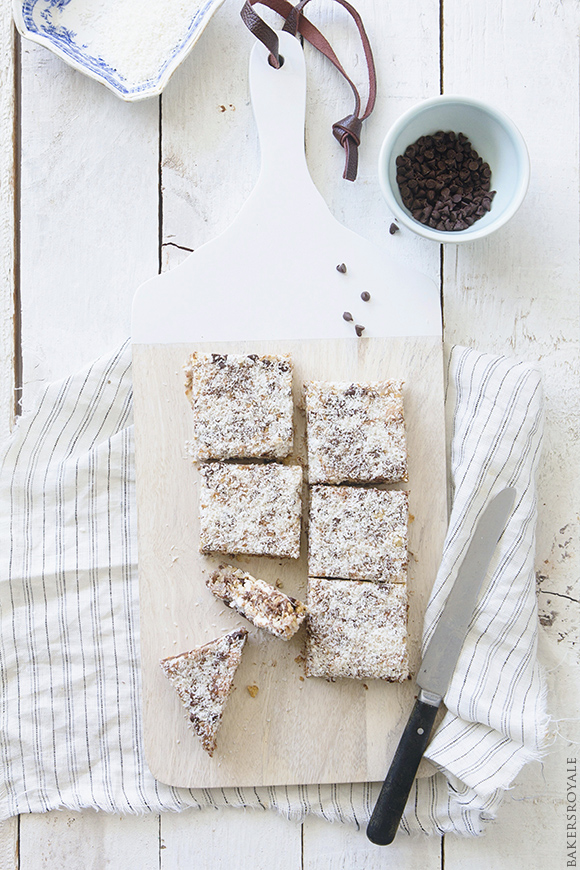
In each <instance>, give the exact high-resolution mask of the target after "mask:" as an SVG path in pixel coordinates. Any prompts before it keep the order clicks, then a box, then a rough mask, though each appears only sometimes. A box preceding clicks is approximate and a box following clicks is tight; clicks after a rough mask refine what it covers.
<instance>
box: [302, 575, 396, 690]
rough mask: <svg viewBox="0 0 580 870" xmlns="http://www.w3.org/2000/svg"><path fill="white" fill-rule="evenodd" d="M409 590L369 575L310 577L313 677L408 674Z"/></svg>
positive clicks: (388, 677)
mask: <svg viewBox="0 0 580 870" xmlns="http://www.w3.org/2000/svg"><path fill="white" fill-rule="evenodd" d="M407 611H408V604H407V590H406V587H405V586H403V585H401V584H386V585H379V584H377V583H369V582H368V581H364V580H322V579H319V578H309V580H308V620H307V623H306V629H307V641H306V673H307V675H308V676H309V677H326V678H327V679H331V680H334V679H336V678H337V677H351V678H354V679H358V680H362V679H381V680H390V681H392V682H402V681H403V680H406V679H407V678H408V677H409V661H408V654H407Z"/></svg>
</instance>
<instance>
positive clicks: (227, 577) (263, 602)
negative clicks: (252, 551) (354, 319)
mask: <svg viewBox="0 0 580 870" xmlns="http://www.w3.org/2000/svg"><path fill="white" fill-rule="evenodd" d="M206 585H207V587H208V589H209V590H210V591H211V592H213V594H214V595H216V596H217V597H218V598H221V600H222V601H223V602H224V603H225V604H227V605H228V607H232V608H233V609H234V610H237V612H238V613H240V614H241V615H242V616H245V618H246V619H249V620H250V622H252V623H253V624H254V625H255V626H257V627H258V628H263V629H265V630H266V631H269V632H270V633H271V634H273V635H275V636H276V637H281V638H282V639H283V640H288V639H289V638H291V637H292V636H293V635H294V634H296V632H297V631H298V629H299V628H300V625H301V624H302V622H303V620H304V617H305V616H306V607H305V606H304V604H302V602H301V601H298V600H297V599H296V598H291V597H290V596H289V595H285V594H284V593H283V592H280V590H279V589H276V587H275V586H272V585H271V584H270V583H266V581H265V580H258V579H256V578H255V577H252V575H251V574H247V573H246V572H245V571H241V570H240V569H239V568H233V567H232V566H231V565H220V566H219V568H218V569H217V570H216V571H214V572H213V574H212V575H211V576H210V577H208V578H207V580H206Z"/></svg>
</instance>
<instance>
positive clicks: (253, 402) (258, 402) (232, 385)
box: [185, 353, 294, 461]
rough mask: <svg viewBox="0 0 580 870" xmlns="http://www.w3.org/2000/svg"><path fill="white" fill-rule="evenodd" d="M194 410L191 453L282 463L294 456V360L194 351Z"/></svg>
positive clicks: (188, 382) (190, 392)
mask: <svg viewBox="0 0 580 870" xmlns="http://www.w3.org/2000/svg"><path fill="white" fill-rule="evenodd" d="M185 392H186V395H187V397H188V399H189V401H190V404H191V407H192V409H193V437H192V439H191V440H190V441H188V442H187V445H186V446H187V450H188V452H189V453H190V454H191V456H192V457H193V459H195V460H196V461H199V460H204V459H282V458H284V457H286V456H288V454H289V453H290V452H291V450H292V444H293V438H294V428H293V411H294V406H293V401H292V361H291V359H290V357H289V356H258V355H257V354H250V355H243V354H218V353H193V354H192V355H191V356H190V358H189V360H188V362H187V364H186V366H185Z"/></svg>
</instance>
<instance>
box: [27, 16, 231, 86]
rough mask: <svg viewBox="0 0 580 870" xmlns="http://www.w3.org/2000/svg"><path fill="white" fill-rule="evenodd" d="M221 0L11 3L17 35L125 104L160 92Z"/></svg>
mask: <svg viewBox="0 0 580 870" xmlns="http://www.w3.org/2000/svg"><path fill="white" fill-rule="evenodd" d="M223 2H224V0H191V2H189V3H183V0H155V2H152V0H145V2H143V0H12V11H13V14H14V21H15V24H16V27H17V28H18V31H19V33H20V34H21V35H22V36H24V37H26V38H27V39H31V40H32V41H33V42H37V43H39V45H43V46H44V47H45V48H48V49H50V50H51V51H52V52H54V53H55V54H57V55H58V56H59V57H60V58H62V60H64V61H66V63H68V64H70V66H72V67H74V68H75V69H77V70H80V72H82V73H84V74H85V75H87V76H90V77H91V78H93V79H96V80H97V81H99V82H101V83H102V84H103V85H105V86H106V87H107V88H109V89H110V90H111V91H113V93H115V94H116V95H117V96H118V97H121V99H123V100H128V101H134V100H142V99H144V98H145V97H153V96H157V95H158V94H160V93H161V92H162V90H163V88H164V87H165V85H166V84H167V82H168V80H169V78H170V76H171V74H172V73H173V72H174V70H175V69H176V68H177V67H178V66H179V64H180V63H181V61H182V60H183V59H184V58H185V57H186V56H187V55H188V54H189V52H190V51H191V49H192V48H193V46H194V45H195V43H196V42H197V40H198V39H199V37H200V36H201V34H202V32H203V30H204V29H205V27H206V25H207V24H208V22H209V20H210V18H211V17H212V15H213V14H214V12H215V11H216V10H217V9H218V8H219V7H220V6H221V4H222V3H223Z"/></svg>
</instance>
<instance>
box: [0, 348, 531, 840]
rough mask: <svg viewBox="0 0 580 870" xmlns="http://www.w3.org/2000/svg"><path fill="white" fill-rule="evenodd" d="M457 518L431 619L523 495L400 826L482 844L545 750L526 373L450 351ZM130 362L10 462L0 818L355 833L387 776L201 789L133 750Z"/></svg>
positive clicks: (56, 409) (38, 432)
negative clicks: (251, 818) (482, 533)
mask: <svg viewBox="0 0 580 870" xmlns="http://www.w3.org/2000/svg"><path fill="white" fill-rule="evenodd" d="M448 374H449V379H448V398H447V403H448V411H449V413H450V422H451V428H450V432H451V445H450V446H451V454H450V463H451V474H452V485H453V493H452V496H453V497H452V505H453V506H452V511H451V518H450V525H449V532H448V535H447V539H446V543H445V550H444V555H443V562H442V565H441V570H440V571H439V574H438V577H437V579H436V582H435V586H434V589H433V594H432V596H431V600H430V603H429V606H428V610H427V613H426V619H425V632H424V640H425V641H427V640H428V639H429V637H430V635H431V633H432V631H433V628H434V626H435V625H436V623H437V619H438V617H439V614H440V612H441V608H442V605H443V602H444V600H445V597H446V595H447V592H448V589H449V587H450V584H451V583H452V582H453V579H454V576H455V572H456V569H457V565H458V562H459V561H460V560H461V556H462V554H463V552H464V550H465V547H466V545H467V541H468V538H469V534H470V531H471V529H472V528H473V525H474V523H475V522H476V519H477V517H478V515H479V514H480V513H481V511H482V509H483V507H484V506H485V504H486V503H487V501H488V500H489V498H490V497H491V496H493V495H494V494H495V493H496V492H497V491H498V490H499V489H501V488H503V487H504V486H514V487H515V488H516V490H517V503H516V506H515V508H514V510H513V514H512V516H511V517H510V519H509V521H508V525H507V529H506V531H505V533H504V535H503V537H502V540H501V544H500V546H499V548H498V551H497V553H496V555H495V557H494V562H493V564H492V567H491V579H490V582H489V584H488V586H487V587H486V590H485V592H484V594H483V596H482V598H481V600H480V603H479V605H478V608H477V612H476V613H475V615H474V618H473V621H472V623H471V626H470V629H469V634H468V637H467V640H466V643H465V645H464V648H463V651H462V654H461V658H460V661H459V665H458V668H457V671H456V674H455V676H454V678H453V682H452V684H451V687H450V689H449V692H448V694H447V696H446V698H445V703H446V708H447V713H446V715H445V717H444V718H443V721H442V722H441V724H440V726H439V727H438V729H437V731H436V733H435V735H434V737H433V739H432V742H431V744H430V746H429V748H428V752H427V756H428V758H429V759H430V760H431V762H432V765H426V768H427V769H426V771H425V774H424V775H423V776H422V777H421V778H419V779H418V780H417V781H416V784H415V786H414V790H413V793H412V794H411V798H410V802H409V804H408V809H407V812H406V814H405V816H404V819H403V828H404V829H405V830H406V831H408V832H411V831H419V830H421V831H424V832H427V833H437V832H439V833H441V832H447V831H455V832H459V833H462V834H472V835H475V834H479V833H481V831H482V830H483V828H484V822H485V820H486V819H490V818H493V817H494V816H495V814H496V813H497V810H498V807H499V804H500V802H501V798H502V794H503V792H504V790H505V789H506V788H507V787H508V786H509V785H510V783H511V782H512V780H513V778H514V777H515V775H516V774H517V772H518V771H519V770H520V768H521V767H522V765H524V764H525V763H526V762H527V761H529V760H530V759H534V758H538V757H539V756H540V755H541V752H542V746H543V743H544V740H545V735H546V727H547V714H546V702H545V691H544V686H543V683H542V678H541V673H540V669H539V666H538V663H537V659H536V641H537V628H538V619H537V610H536V601H535V591H534V590H535V584H534V570H533V568H534V565H533V559H534V529H535V521H536V488H535V474H536V469H537V465H538V460H539V452H540V444H541V430H542V395H541V385H540V379H539V376H538V373H537V372H536V371H535V370H534V368H533V367H531V366H529V365H527V364H525V363H522V362H516V361H512V360H509V359H506V358H503V357H496V356H491V355H486V354H481V353H478V352H476V351H474V350H469V349H465V348H455V349H454V350H453V351H452V353H451V356H450V362H449V372H448ZM131 409H132V400H131V353H130V345H128V344H127V345H125V346H124V347H122V348H121V349H120V350H118V351H117V352H116V353H114V354H113V355H111V356H107V357H106V358H103V359H100V360H98V361H97V362H95V363H94V364H93V365H91V366H89V367H87V368H86V370H84V371H82V372H80V373H79V374H77V375H75V376H73V377H70V378H68V379H66V380H64V381H61V382H58V383H54V384H51V385H49V386H47V387H46V389H45V390H44V393H43V394H42V396H41V398H40V401H39V402H38V404H37V407H36V408H35V409H34V410H33V411H32V412H30V413H27V414H26V416H25V417H23V418H22V419H21V420H20V421H19V423H18V425H17V427H16V429H15V431H14V433H13V434H12V436H11V437H10V438H9V440H8V441H7V442H6V443H5V444H4V445H3V446H2V449H1V451H0V459H1V466H0V467H1V472H0V504H1V513H0V528H1V536H2V545H1V548H0V566H1V567H0V620H1V630H0V760H1V773H0V777H1V781H0V818H1V819H6V818H8V817H9V816H11V815H14V814H17V813H28V812H43V811H46V810H51V809H56V808H66V809H69V810H80V809H83V808H85V807H94V808H98V809H101V810H105V811H109V812H117V813H129V812H144V811H154V812H160V811H163V810H181V809H184V808H186V807H199V808H202V807H210V806H211V807H215V806H222V805H233V806H247V807H257V808H262V809H264V810H265V809H268V808H273V809H276V810H277V811H279V812H281V813H283V814H285V815H287V816H288V817H289V818H295V819H298V818H301V817H303V816H304V815H305V814H306V813H309V812H312V813H316V814H318V815H321V816H323V817H325V818H327V819H330V820H338V821H342V822H351V823H354V824H357V825H360V824H364V823H365V822H366V821H367V820H368V818H369V816H370V813H371V811H372V808H373V806H374V801H375V799H376V796H377V794H378V788H379V784H378V783H363V784H361V783H358V784H352V785H338V786H329V785H325V786H307V787H306V786H305V787H291V788H245V789H215V790H203V791H193V790H187V789H177V788H171V787H169V786H166V785H163V784H161V783H158V782H156V781H155V780H154V779H153V777H152V776H151V774H150V773H149V771H148V769H147V766H146V763H145V760H144V757H143V746H142V728H141V701H140V679H139V610H138V584H137V545H136V517H135V486H134V483H135V481H134V462H133V458H134V457H133V432H132V428H131Z"/></svg>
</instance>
